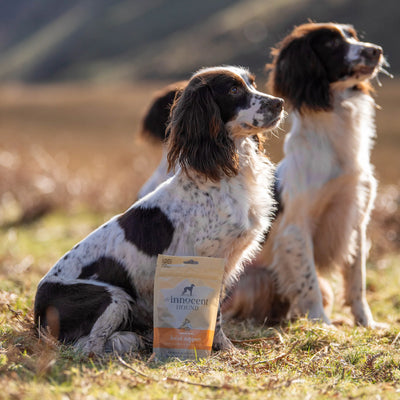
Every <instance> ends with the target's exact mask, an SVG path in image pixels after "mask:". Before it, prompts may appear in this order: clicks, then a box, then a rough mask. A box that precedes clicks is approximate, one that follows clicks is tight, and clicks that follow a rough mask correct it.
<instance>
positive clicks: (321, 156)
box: [224, 23, 384, 327]
mask: <svg viewBox="0 0 400 400" xmlns="http://www.w3.org/2000/svg"><path fill="white" fill-rule="evenodd" d="M272 55H273V62H272V64H271V65H270V66H269V67H270V68H271V73H270V77H269V82H268V83H269V86H270V88H271V90H272V93H273V94H274V95H276V96H280V97H283V98H284V99H285V101H286V102H287V104H288V108H289V109H291V110H292V118H293V120H292V122H293V123H292V128H291V131H290V133H289V134H288V135H287V137H286V140H285V145H284V153H285V155H284V158H283V160H282V161H281V163H280V164H279V165H278V167H277V171H276V176H277V181H276V192H277V194H278V195H279V197H280V213H279V215H278V216H277V219H276V221H275V222H274V224H273V227H272V229H271V232H270V234H269V236H268V238H267V240H266V242H265V244H264V245H263V249H262V252H261V253H260V255H259V256H258V257H257V259H256V260H255V261H253V264H252V266H251V267H249V268H250V269H248V270H247V271H245V272H244V275H243V277H242V278H241V279H240V281H239V282H238V284H237V286H236V287H235V288H234V289H233V290H232V293H231V298H230V299H229V300H228V301H227V302H226V303H225V304H224V310H226V315H229V316H231V317H232V316H233V317H240V318H249V317H255V318H256V319H258V320H262V319H263V318H265V317H272V319H275V320H277V319H278V320H279V318H283V317H284V316H286V315H285V314H286V313H287V311H289V313H288V315H289V316H292V317H293V316H299V315H307V316H308V318H309V319H312V320H320V321H324V322H326V323H330V321H329V318H328V316H327V315H326V312H325V310H324V307H323V300H324V299H325V300H328V301H329V298H331V297H332V292H331V290H330V286H329V285H327V284H326V281H325V280H323V279H322V278H321V275H323V274H324V273H326V272H329V271H331V270H332V267H335V266H339V267H341V270H342V271H343V280H344V295H345V302H346V304H347V305H349V306H350V307H351V311H352V314H353V316H354V319H355V323H356V324H358V325H362V326H368V327H374V326H376V323H375V321H374V319H373V317H372V314H371V311H370V308H369V306H368V303H367V299H366V293H365V292H366V282H365V274H366V266H365V264H366V257H367V244H366V229H367V225H368V221H369V218H370V213H371V209H372V207H373V204H374V199H375V192H376V186H377V183H376V180H375V178H374V169H373V166H372V165H371V162H370V151H371V148H372V144H373V139H374V136H375V125H374V114H375V103H374V100H373V98H372V97H371V91H372V89H371V86H370V83H369V81H370V80H371V78H373V77H374V76H376V74H377V73H378V71H380V70H381V69H382V64H383V63H384V58H383V54H382V48H381V47H379V46H377V45H375V44H371V43H365V42H361V41H359V39H358V38H357V34H356V32H355V30H354V29H353V28H352V27H351V26H349V25H340V24H334V23H321V24H319V23H307V24H304V25H301V26H298V27H296V28H295V29H294V30H293V32H292V33H291V34H290V35H288V36H287V37H286V38H284V39H283V41H282V42H281V43H280V44H279V46H278V48H276V49H274V50H272ZM257 266H258V267H259V266H261V267H264V268H265V269H264V270H263V269H262V268H261V269H259V270H253V267H257ZM317 273H318V275H317ZM321 284H322V285H323V286H321ZM224 314H225V312H224Z"/></svg>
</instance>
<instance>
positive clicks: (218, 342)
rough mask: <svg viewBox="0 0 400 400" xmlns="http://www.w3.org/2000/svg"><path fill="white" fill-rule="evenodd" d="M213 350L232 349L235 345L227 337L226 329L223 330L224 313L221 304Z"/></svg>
mask: <svg viewBox="0 0 400 400" xmlns="http://www.w3.org/2000/svg"><path fill="white" fill-rule="evenodd" d="M212 348H213V350H215V351H218V350H232V349H234V348H235V346H234V345H233V344H232V342H231V341H230V340H229V339H228V338H227V337H226V335H225V333H224V331H223V330H222V315H221V305H219V306H218V313H217V322H216V324H215V333H214V341H213V345H212Z"/></svg>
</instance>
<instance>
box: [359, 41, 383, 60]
mask: <svg viewBox="0 0 400 400" xmlns="http://www.w3.org/2000/svg"><path fill="white" fill-rule="evenodd" d="M382 54H383V50H382V47H380V46H375V45H369V46H365V47H364V48H363V49H362V51H361V55H362V56H364V57H366V58H367V59H369V60H371V61H372V60H378V59H379V58H380V57H381V55H382Z"/></svg>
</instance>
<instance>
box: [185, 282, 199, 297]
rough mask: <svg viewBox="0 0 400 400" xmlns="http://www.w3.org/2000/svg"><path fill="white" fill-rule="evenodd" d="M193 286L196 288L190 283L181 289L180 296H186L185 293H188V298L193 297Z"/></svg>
mask: <svg viewBox="0 0 400 400" xmlns="http://www.w3.org/2000/svg"><path fill="white" fill-rule="evenodd" d="M195 286H196V285H194V284H193V283H192V284H191V285H190V286H185V287H184V288H183V292H182V296H183V295H184V294H186V293H188V295H189V296H193V288H194V287H195Z"/></svg>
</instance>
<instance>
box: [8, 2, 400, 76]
mask: <svg viewBox="0 0 400 400" xmlns="http://www.w3.org/2000/svg"><path fill="white" fill-rule="evenodd" d="M378 5H379V6H378ZM399 11H400V3H399V2H398V1H397V0H381V1H379V2H378V1H377V0H300V1H299V0H269V1H266V0H250V1H249V0H219V1H214V0H203V1H201V2H199V1H193V0H146V1H140V0H131V1H127V0H115V1H112V2H109V1H106V0H97V1H92V0H70V1H56V2H54V1H51V0H42V1H40V2H32V1H29V0H14V1H12V2H3V4H2V11H1V14H0V54H1V58H0V81H13V80H22V81H25V82H44V81H71V80H90V81H101V82H104V81H115V80H126V79H128V80H138V79H146V80H154V79H157V80H159V79H169V80H170V79H177V78H182V77H187V75H188V74H190V73H191V72H193V71H194V70H196V69H198V68H199V67H201V66H203V65H215V64H222V63H224V64H243V65H248V66H249V67H250V68H251V69H252V70H253V71H254V72H256V73H257V74H258V75H260V76H262V72H263V66H264V64H265V62H267V61H268V59H269V58H268V53H269V49H270V47H271V46H273V45H274V44H275V43H276V42H277V41H279V40H280V39H282V38H283V36H284V35H285V34H286V33H287V32H288V31H289V30H290V29H291V27H292V26H293V25H294V24H299V23H302V22H305V21H306V20H307V19H308V18H311V19H313V20H317V21H327V20H333V21H338V22H343V23H352V24H353V25H354V26H355V27H356V28H357V29H358V30H359V31H361V32H365V38H366V40H368V41H371V42H375V43H379V44H381V45H382V46H383V47H384V49H385V53H386V54H387V56H388V59H389V61H390V63H391V72H392V73H396V72H398V71H400V55H399V54H398V53H399V52H398V51H397V48H398V45H397V43H396V38H397V36H398V35H397V34H396V32H398V16H399V14H400V13H399Z"/></svg>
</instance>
